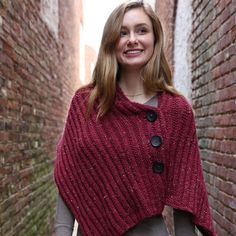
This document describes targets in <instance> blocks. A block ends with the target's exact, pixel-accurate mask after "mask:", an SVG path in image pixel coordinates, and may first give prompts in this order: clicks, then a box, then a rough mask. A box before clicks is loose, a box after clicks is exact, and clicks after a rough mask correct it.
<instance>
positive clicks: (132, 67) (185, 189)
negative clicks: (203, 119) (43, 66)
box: [55, 1, 215, 236]
mask: <svg viewBox="0 0 236 236" xmlns="http://www.w3.org/2000/svg"><path fill="white" fill-rule="evenodd" d="M55 181H56V184H57V186H58V189H59V192H60V195H61V197H62V199H63V201H62V200H61V199H59V209H58V213H57V222H56V226H57V227H56V229H57V235H60V231H61V232H62V231H63V230H64V229H65V227H64V229H63V227H60V226H62V225H65V222H64V221H65V218H66V217H65V216H63V217H64V218H63V217H61V215H63V214H62V213H60V212H61V209H62V208H63V207H64V208H65V209H67V211H68V212H71V215H73V217H75V218H76V219H77V221H78V222H79V229H80V231H81V232H80V233H78V234H79V235H95V236H100V235H101V236H106V235H109V236H110V235H125V236H137V235H140V236H141V235H142V236H144V235H145V236H154V235H155V236H159V235H160V236H166V235H168V232H167V229H166V227H165V223H164V221H163V218H162V215H161V214H162V211H163V208H164V206H165V205H169V206H171V207H173V208H174V209H175V211H174V212H175V214H174V216H175V231H176V235H177V236H178V235H181V236H183V235H188V236H191V235H194V227H195V225H196V226H197V227H198V229H199V230H201V232H202V233H203V235H210V236H213V235H215V233H214V230H213V227H212V222H211V216H210V211H209V206H208V201H207V194H206V189H205V185H204V180H203V175H202V170H201V163H200V158H199V150H198V146H197V137H196V129H195V124H194V117H193V112H192V109H191V107H190V106H189V104H188V103H187V101H186V100H185V99H184V98H183V96H181V95H180V94H179V93H178V92H177V91H176V90H175V89H174V87H173V85H172V78H171V73H170V69H169V66H168V64H167V61H166V59H165V55H164V52H163V32H162V28H161V24H160V22H159V20H158V18H157V16H156V14H155V12H154V11H153V10H152V8H151V7H150V6H149V5H148V4H144V3H143V1H132V2H128V3H124V4H121V5H120V6H119V7H117V8H116V9H115V10H114V11H113V12H112V14H111V15H110V17H109V18H108V20H107V22H106V25H105V28H104V32H103V37H102V41H101V47H100V51H99V55H98V60H97V64H96V66H95V70H94V73H93V81H92V83H91V84H89V85H88V86H86V87H84V88H81V89H79V90H78V91H77V92H76V94H75V96H74V97H73V99H72V102H71V106H70V110H69V113H68V117H67V122H66V126H65V130H64V134H63V137H62V139H61V140H60V142H59V144H58V146H57V159H56V163H55ZM63 202H65V205H63V204H64V203H63ZM60 206H61V207H60ZM67 207H68V208H67ZM68 209H70V210H68ZM68 214H70V213H68ZM71 219H73V218H71ZM70 221H71V222H73V220H70ZM70 234H71V233H70ZM63 235H66V234H65V233H64V234H63ZM68 235H69V234H68Z"/></svg>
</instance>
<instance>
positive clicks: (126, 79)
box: [119, 71, 155, 103]
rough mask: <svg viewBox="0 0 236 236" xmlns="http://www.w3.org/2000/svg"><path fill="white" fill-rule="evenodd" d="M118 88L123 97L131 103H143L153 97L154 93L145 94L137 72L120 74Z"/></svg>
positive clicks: (141, 79) (141, 80)
mask: <svg viewBox="0 0 236 236" xmlns="http://www.w3.org/2000/svg"><path fill="white" fill-rule="evenodd" d="M119 86H120V88H121V90H122V91H123V93H124V94H125V96H126V97H127V98H128V99H129V100H131V101H133V102H137V103H145V102H147V101H148V100H149V99H150V98H151V97H153V96H154V95H155V93H147V91H145V88H144V84H143V78H142V77H141V75H140V73H138V72H133V71H129V72H126V73H124V72H122V73H121V76H120V79H119Z"/></svg>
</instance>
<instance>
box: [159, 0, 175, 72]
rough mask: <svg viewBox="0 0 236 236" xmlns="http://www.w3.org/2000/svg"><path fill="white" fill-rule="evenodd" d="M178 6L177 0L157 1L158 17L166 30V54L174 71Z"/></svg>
mask: <svg viewBox="0 0 236 236" xmlns="http://www.w3.org/2000/svg"><path fill="white" fill-rule="evenodd" d="M176 5H177V0H165V1H162V0H156V12H157V16H158V17H159V19H160V21H161V24H162V27H163V30H164V40H165V52H166V56H167V59H168V61H169V63H170V66H171V67H172V70H173V68H174V61H173V58H174V57H173V50H174V48H173V40H174V23H175V21H174V19H175V14H176Z"/></svg>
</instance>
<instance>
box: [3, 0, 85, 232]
mask: <svg viewBox="0 0 236 236" xmlns="http://www.w3.org/2000/svg"><path fill="white" fill-rule="evenodd" d="M43 2H44V3H45V4H46V5H44V7H46V8H47V4H50V3H52V4H57V3H58V6H59V15H58V22H59V27H58V29H57V28H55V27H57V25H54V28H50V27H49V24H47V21H46V15H42V5H41V3H43ZM54 7H56V5H54ZM62 7H64V9H63V8H62ZM79 9H81V7H80V6H79V3H75V1H72V0H71V1H62V0H61V1H59V2H58V1H57V0H51V1H50V0H49V1H46V0H45V1H42V0H41V1H28V0H14V1H11V0H2V1H0V86H1V88H0V193H1V194H0V228H1V232H0V234H1V235H7V236H8V235H9V236H10V235H17V236H21V235H24V236H27V235H28V236H32V235H37V236H38V235H40V236H41V235H43V236H44V235H45V236H46V235H50V233H51V230H52V224H53V218H54V213H55V198H56V189H55V186H54V183H53V175H52V173H53V172H52V171H53V160H54V158H55V145H56V143H57V141H58V138H59V135H60V133H61V132H62V129H63V124H64V119H65V116H66V113H67V108H68V104H69V101H70V99H71V96H72V94H73V92H74V90H75V89H76V88H75V86H77V85H78V82H77V79H78V74H79V70H78V66H77V63H78V60H79V57H78V46H77V45H78V41H79V27H77V25H79V21H80V17H78V15H79V14H81V12H80V11H79ZM65 10H66V11H65ZM54 13H55V12H54ZM54 17H56V15H55V16H54ZM53 19H55V18H53ZM77 21H78V22H77ZM55 22H56V21H55ZM54 30H55V31H54ZM56 30H58V32H57V31H56Z"/></svg>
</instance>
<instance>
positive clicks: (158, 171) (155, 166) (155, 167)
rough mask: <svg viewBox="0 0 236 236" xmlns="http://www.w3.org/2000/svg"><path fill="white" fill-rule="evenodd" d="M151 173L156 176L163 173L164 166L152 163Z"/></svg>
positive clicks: (159, 163)
mask: <svg viewBox="0 0 236 236" xmlns="http://www.w3.org/2000/svg"><path fill="white" fill-rule="evenodd" d="M152 171H153V172H154V173H156V174H161V173H162V172H163V171H164V164H163V163H162V162H159V161H154V162H153V164H152Z"/></svg>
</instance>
